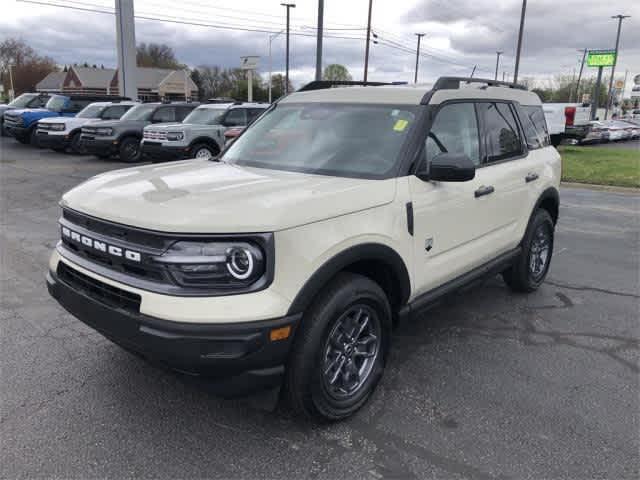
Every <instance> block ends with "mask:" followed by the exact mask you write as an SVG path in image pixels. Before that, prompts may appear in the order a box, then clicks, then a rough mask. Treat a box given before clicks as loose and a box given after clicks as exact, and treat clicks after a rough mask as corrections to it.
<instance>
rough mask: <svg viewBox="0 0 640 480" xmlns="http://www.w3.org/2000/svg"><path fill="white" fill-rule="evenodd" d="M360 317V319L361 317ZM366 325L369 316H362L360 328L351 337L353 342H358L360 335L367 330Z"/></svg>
mask: <svg viewBox="0 0 640 480" xmlns="http://www.w3.org/2000/svg"><path fill="white" fill-rule="evenodd" d="M360 317H362V315H361V316H360ZM367 325H369V315H365V316H364V319H363V320H362V323H361V324H360V328H358V333H356V334H355V336H354V337H353V339H354V340H358V339H359V338H360V335H362V332H363V331H364V329H365V328H367Z"/></svg>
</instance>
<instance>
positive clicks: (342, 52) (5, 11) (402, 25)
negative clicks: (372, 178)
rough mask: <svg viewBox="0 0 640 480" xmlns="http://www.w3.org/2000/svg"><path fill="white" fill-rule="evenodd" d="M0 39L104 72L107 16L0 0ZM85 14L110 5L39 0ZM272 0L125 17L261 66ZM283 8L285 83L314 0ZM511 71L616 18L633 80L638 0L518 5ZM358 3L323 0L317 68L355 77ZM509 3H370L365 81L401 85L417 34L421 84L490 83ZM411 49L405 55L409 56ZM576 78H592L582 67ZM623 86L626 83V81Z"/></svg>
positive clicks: (306, 58)
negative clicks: (520, 38)
mask: <svg viewBox="0 0 640 480" xmlns="http://www.w3.org/2000/svg"><path fill="white" fill-rule="evenodd" d="M0 1H1V6H2V15H1V16H0V40H3V39H4V38H5V37H9V36H12V37H19V38H22V39H23V40H25V41H26V42H27V43H28V44H30V45H31V46H32V47H34V48H35V49H37V50H38V51H39V52H40V53H41V54H45V55H49V56H51V57H53V58H54V59H55V60H56V61H57V62H58V63H60V64H67V63H73V62H84V61H87V62H89V63H96V64H104V65H105V66H115V58H116V55H115V17H114V16H113V15H110V14H105V13H95V12H88V11H78V10H71V9H66V8H60V7H54V6H44V5H35V4H32V3H26V2H23V1H19V0H0ZM39 1H40V2H41V3H45V4H46V3H55V4H60V5H67V6H74V7H79V8H85V9H89V10H104V11H113V5H114V1H113V0H73V1H72V0H39ZM280 3H281V0H135V11H136V15H137V16H139V17H160V18H166V19H171V20H174V21H184V22H191V23H204V24H209V25H211V24H215V25H224V26H228V27H230V28H231V29H219V28H212V27H210V26H194V25H185V24H179V23H169V22H166V21H158V20H150V19H144V18H138V19H136V40H137V41H138V42H162V43H167V44H168V45H170V46H171V47H173V48H174V50H175V51H176V54H177V56H178V59H179V60H180V61H181V62H184V63H186V64H188V65H190V66H197V65H202V64H206V65H221V66H225V67H230V66H238V65H239V57H240V56H241V55H259V56H261V60H260V71H261V72H262V73H266V72H268V70H269V66H268V45H269V33H267V32H247V31H237V30H233V29H235V28H246V29H248V30H263V31H265V30H266V31H272V32H278V31H280V30H281V29H283V28H284V27H285V9H284V7H282V6H280ZM295 3H297V8H295V9H292V10H291V25H292V30H293V31H295V32H297V33H299V34H304V35H308V36H303V35H296V36H292V38H291V73H290V74H291V78H292V80H293V81H294V84H296V86H297V85H300V84H302V83H304V82H306V81H309V80H311V79H312V77H313V74H314V69H315V38H314V37H313V35H314V30H313V29H314V28H315V20H316V13H317V10H316V9H317V0H298V1H297V2H295ZM528 3H529V5H528V8H527V17H526V25H525V34H524V43H523V52H522V59H521V67H520V69H521V76H524V77H536V78H537V79H539V80H540V81H545V79H548V78H551V77H553V76H554V75H556V74H567V75H571V74H572V73H573V70H574V68H576V69H577V68H579V62H580V55H581V54H580V53H579V52H577V51H576V50H577V49H580V48H593V49H596V48H613V47H614V45H615V34H616V25H617V21H616V20H613V19H611V18H610V17H611V15H616V14H618V13H623V14H627V15H632V16H633V17H632V18H629V19H626V20H625V21H624V23H623V28H622V37H621V42H620V56H619V60H618V67H617V72H618V73H619V75H620V77H623V76H624V72H625V70H629V74H630V77H632V76H633V75H635V74H638V73H640V0H609V1H603V0H529V2H528ZM367 6H368V0H325V28H327V30H326V31H325V34H326V36H327V37H348V38H325V43H324V59H323V60H324V61H323V63H324V64H325V65H326V64H329V63H342V64H344V65H346V66H347V67H348V69H349V70H350V72H351V73H352V75H353V77H354V78H355V79H358V78H362V72H363V64H364V47H365V41H364V40H363V38H364V35H365V27H366V20H367ZM520 8H521V1H520V0H373V15H372V25H373V31H374V32H375V33H376V34H377V35H378V41H379V43H378V44H377V45H375V44H374V45H372V47H371V55H370V63H369V65H370V67H369V68H370V70H369V79H370V80H385V81H390V80H404V81H412V80H413V72H414V66H415V46H416V37H415V35H414V33H416V32H421V33H425V34H426V36H425V37H424V38H423V42H422V46H423V53H424V54H425V56H423V57H421V59H420V75H419V78H420V80H421V81H425V82H428V81H433V80H434V79H435V78H437V77H438V76H439V75H465V76H468V75H469V74H470V73H471V70H472V68H473V66H474V65H477V69H478V73H476V76H483V77H487V76H489V77H492V76H493V73H494V69H495V58H496V54H495V52H496V50H502V51H504V54H503V56H502V58H501V67H500V74H499V75H500V77H502V72H503V71H506V72H507V75H512V74H513V65H514V56H515V49H516V40H517V34H518V25H519V20H520ZM284 44H285V39H284V36H283V35H280V36H278V37H277V38H275V39H274V40H273V43H272V45H273V71H274V72H277V71H282V70H283V69H284ZM412 52H413V53H412ZM585 75H587V76H592V75H595V69H586V67H585ZM628 84H629V88H630V84H631V82H628Z"/></svg>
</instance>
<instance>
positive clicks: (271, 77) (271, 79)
mask: <svg viewBox="0 0 640 480" xmlns="http://www.w3.org/2000/svg"><path fill="white" fill-rule="evenodd" d="M283 32H284V30H280V31H279V32H278V33H274V34H273V35H269V103H271V88H272V86H273V62H272V61H271V43H272V42H273V41H274V40H275V39H276V37H277V36H278V35H281V34H282V33H283ZM283 91H284V90H283Z"/></svg>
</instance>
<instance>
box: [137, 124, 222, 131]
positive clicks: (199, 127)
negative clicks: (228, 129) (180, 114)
mask: <svg viewBox="0 0 640 480" xmlns="http://www.w3.org/2000/svg"><path fill="white" fill-rule="evenodd" d="M215 128H224V127H223V126H222V125H203V124H201V123H154V124H153V125H148V126H146V127H145V129H146V130H159V131H167V132H168V131H180V132H182V131H184V130H185V129H187V130H190V131H211V130H212V129H215Z"/></svg>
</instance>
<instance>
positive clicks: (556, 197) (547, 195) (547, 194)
mask: <svg viewBox="0 0 640 480" xmlns="http://www.w3.org/2000/svg"><path fill="white" fill-rule="evenodd" d="M549 199H551V200H553V202H554V204H555V206H556V212H555V213H553V212H550V213H551V218H552V219H553V224H554V225H555V224H557V223H558V218H559V213H560V193H559V192H558V189H557V188H556V187H549V188H547V189H546V190H544V191H543V192H542V193H541V194H540V196H539V197H538V200H537V201H536V204H535V206H534V207H533V210H531V216H530V217H529V220H531V218H532V217H533V215H534V213H535V212H536V210H538V209H539V208H540V207H541V205H542V204H543V202H545V201H546V200H549Z"/></svg>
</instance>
